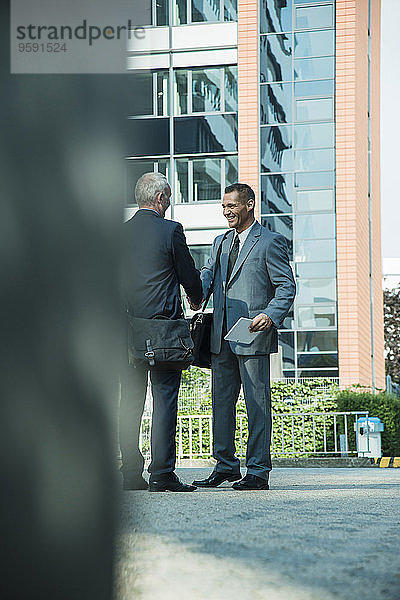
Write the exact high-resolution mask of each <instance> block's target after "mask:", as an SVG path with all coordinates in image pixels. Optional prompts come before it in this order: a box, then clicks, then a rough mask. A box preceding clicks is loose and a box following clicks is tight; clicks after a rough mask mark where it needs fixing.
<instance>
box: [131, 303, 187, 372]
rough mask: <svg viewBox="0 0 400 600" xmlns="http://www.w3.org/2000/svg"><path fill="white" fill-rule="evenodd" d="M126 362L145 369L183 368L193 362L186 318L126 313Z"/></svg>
mask: <svg viewBox="0 0 400 600" xmlns="http://www.w3.org/2000/svg"><path fill="white" fill-rule="evenodd" d="M128 321H129V331H128V357H129V364H131V365H133V366H135V367H142V368H146V369H155V370H165V371H183V370H184V369H187V368H188V367H189V366H190V365H191V364H193V359H194V354H193V349H194V344H193V340H192V337H191V335H190V328H189V323H188V322H187V321H186V320H185V319H168V318H167V317H163V316H157V317H155V318H153V319H141V318H139V317H132V316H131V315H128Z"/></svg>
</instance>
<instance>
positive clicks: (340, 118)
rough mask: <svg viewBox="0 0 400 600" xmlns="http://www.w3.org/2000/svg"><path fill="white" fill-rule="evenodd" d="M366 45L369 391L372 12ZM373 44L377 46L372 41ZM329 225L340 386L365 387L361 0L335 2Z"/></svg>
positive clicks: (378, 358)
mask: <svg viewBox="0 0 400 600" xmlns="http://www.w3.org/2000/svg"><path fill="white" fill-rule="evenodd" d="M373 4H374V5H375V8H374V10H373V15H372V19H373V26H372V29H373V31H374V41H373V46H372V55H373V68H372V70H371V71H372V81H371V85H372V88H371V90H372V98H373V103H372V117H373V118H372V130H373V133H372V161H371V165H372V194H371V200H372V244H371V246H372V257H373V260H372V278H373V294H372V298H373V307H374V309H373V314H374V365H375V383H376V387H378V388H381V387H383V385H384V357H383V313H382V285H381V283H380V286H378V281H379V282H381V256H380V248H379V247H380V193H379V7H378V5H380V0H374V2H373ZM377 38H378V40H377ZM335 122H336V140H335V148H336V227H337V236H336V239H337V278H338V280H337V281H338V336H339V375H340V383H341V385H351V384H356V383H359V384H361V385H365V386H372V383H373V374H372V356H371V353H372V349H371V294H370V276H369V273H370V234H369V201H368V0H337V1H336V115H335Z"/></svg>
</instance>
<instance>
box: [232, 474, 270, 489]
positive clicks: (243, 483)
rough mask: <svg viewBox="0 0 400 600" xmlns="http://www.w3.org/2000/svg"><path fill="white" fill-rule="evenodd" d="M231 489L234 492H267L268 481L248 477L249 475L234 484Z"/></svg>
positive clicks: (253, 476) (252, 476)
mask: <svg viewBox="0 0 400 600" xmlns="http://www.w3.org/2000/svg"><path fill="white" fill-rule="evenodd" d="M232 487H233V489H234V490H269V485H268V479H263V478H262V477H257V476H256V475H250V473H248V474H247V475H245V477H243V479H241V480H240V481H238V482H237V483H234V484H233V486H232Z"/></svg>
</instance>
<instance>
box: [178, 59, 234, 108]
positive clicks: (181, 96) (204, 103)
mask: <svg viewBox="0 0 400 600" xmlns="http://www.w3.org/2000/svg"><path fill="white" fill-rule="evenodd" d="M174 91H175V94H174V95H175V101H174V114H175V115H190V114H198V113H205V114H208V113H213V112H237V103H238V92H237V66H229V67H210V68H201V69H177V70H176V71H175V74H174Z"/></svg>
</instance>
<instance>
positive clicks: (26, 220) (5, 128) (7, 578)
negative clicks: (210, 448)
mask: <svg viewBox="0 0 400 600" xmlns="http://www.w3.org/2000/svg"><path fill="white" fill-rule="evenodd" d="M1 24H2V29H3V31H2V34H3V35H2V40H3V52H2V63H3V64H2V71H3V73H2V75H3V77H2V81H3V85H2V91H1V95H0V105H1V118H2V133H1V142H0V172H1V177H0V181H1V188H2V190H1V212H0V277H1V280H0V281H1V303H0V308H1V310H0V319H1V327H0V329H1V367H2V374H1V379H0V386H1V404H0V406H1V408H0V485H1V505H2V509H1V516H0V530H1V566H2V575H1V578H0V597H1V598H2V599H4V600H12V599H14V598H18V599H19V598H21V599H22V598H24V599H27V598H30V599H33V598H35V599H36V598H41V599H43V600H47V599H49V600H50V599H51V600H59V599H68V600H106V599H107V600H108V599H110V598H111V595H112V575H113V572H112V559H113V542H114V532H115V525H116V523H115V516H116V506H115V500H116V471H115V451H116V447H115V441H114V439H113V435H114V430H115V424H114V423H115V421H114V417H115V415H114V411H115V408H116V406H115V404H116V400H117V379H116V373H117V361H118V356H119V351H120V350H119V311H118V289H117V264H118V240H119V228H120V226H121V220H122V201H123V195H124V172H123V160H122V157H123V155H124V148H123V135H122V134H123V129H124V122H123V119H124V115H125V114H127V112H126V107H124V106H123V98H124V97H126V93H124V88H125V87H126V86H127V85H128V77H125V76H112V75H110V76H68V75H67V76H56V75H55V76H53V75H50V76H49V75H45V76H32V75H19V76H11V75H10V74H9V54H8V50H7V48H8V47H7V42H8V39H9V31H8V28H9V15H8V7H7V6H6V3H2V6H1Z"/></svg>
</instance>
